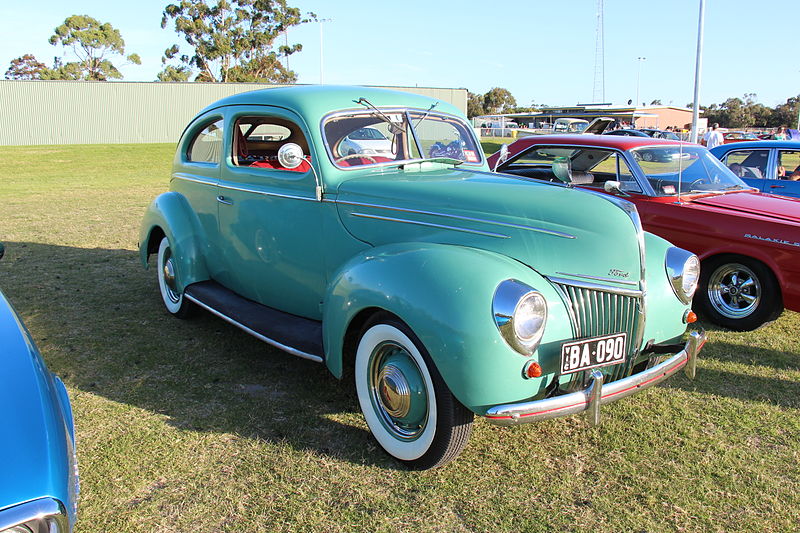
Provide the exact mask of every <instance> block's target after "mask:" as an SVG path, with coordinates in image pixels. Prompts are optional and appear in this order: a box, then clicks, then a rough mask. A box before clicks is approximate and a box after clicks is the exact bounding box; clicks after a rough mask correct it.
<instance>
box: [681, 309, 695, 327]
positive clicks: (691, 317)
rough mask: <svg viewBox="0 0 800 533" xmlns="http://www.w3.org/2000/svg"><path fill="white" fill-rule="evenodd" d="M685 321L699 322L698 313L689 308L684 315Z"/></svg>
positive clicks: (689, 322)
mask: <svg viewBox="0 0 800 533" xmlns="http://www.w3.org/2000/svg"><path fill="white" fill-rule="evenodd" d="M683 322H684V323H686V324H694V323H695V322H697V315H696V314H695V312H694V311H692V310H691V309H689V310H688V311H686V314H684V315H683Z"/></svg>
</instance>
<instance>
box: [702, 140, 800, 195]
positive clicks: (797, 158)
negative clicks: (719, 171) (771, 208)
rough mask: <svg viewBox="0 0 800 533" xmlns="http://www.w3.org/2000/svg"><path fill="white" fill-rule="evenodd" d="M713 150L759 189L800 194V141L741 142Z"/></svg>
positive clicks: (773, 192)
mask: <svg viewBox="0 0 800 533" xmlns="http://www.w3.org/2000/svg"><path fill="white" fill-rule="evenodd" d="M711 153H712V154H714V155H715V156H716V157H717V158H718V159H719V160H720V161H722V162H723V163H725V165H726V166H727V167H728V168H729V169H731V171H733V173H734V174H736V175H737V176H739V177H740V178H742V179H743V180H744V181H745V183H747V184H748V185H750V186H752V187H755V188H757V189H758V190H759V191H761V192H767V193H771V194H780V195H783V196H792V197H794V198H800V141H745V142H737V143H730V144H723V145H721V146H717V147H715V148H712V149H711Z"/></svg>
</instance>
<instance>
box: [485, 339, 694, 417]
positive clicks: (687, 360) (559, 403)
mask: <svg viewBox="0 0 800 533" xmlns="http://www.w3.org/2000/svg"><path fill="white" fill-rule="evenodd" d="M705 342H706V334H705V332H704V331H702V330H700V331H692V332H691V333H690V334H689V339H688V340H687V341H686V344H685V345H684V347H683V350H681V351H679V352H678V353H676V354H675V355H673V356H672V357H670V358H669V359H667V360H666V361H664V362H663V363H660V364H658V365H656V366H654V367H652V368H648V369H647V370H643V371H642V372H639V373H637V374H634V375H632V376H630V377H627V378H624V379H620V380H617V381H613V382H611V383H609V384H607V385H603V374H602V373H600V372H599V371H598V370H594V371H593V372H592V374H591V378H592V383H591V384H590V385H589V386H588V387H586V388H585V389H584V390H582V391H579V392H573V393H571V394H564V395H562V396H555V397H553V398H546V399H544V400H535V401H532V402H522V403H512V404H505V405H498V406H495V407H492V408H491V409H489V410H488V411H487V412H486V415H485V416H486V419H487V420H488V421H489V422H491V423H492V424H496V425H499V426H515V425H518V424H528V423H531V422H536V421H538V420H545V419H547V418H557V417H561V416H569V415H573V414H575V413H581V412H583V411H589V413H588V414H589V420H590V422H592V423H594V424H597V423H598V422H600V406H601V405H603V404H606V403H611V402H615V401H617V400H620V399H622V398H625V397H626V396H630V395H631V394H634V393H636V392H638V391H640V390H642V389H646V388H648V387H652V386H653V385H656V384H658V383H661V382H662V381H664V380H665V379H667V378H668V377H670V376H671V375H672V374H674V373H676V372H677V371H678V370H680V369H681V368H683V369H684V372H685V373H686V375H687V376H689V378H690V379H694V375H695V368H696V364H697V354H698V353H700V349H701V348H702V347H703V344H705Z"/></svg>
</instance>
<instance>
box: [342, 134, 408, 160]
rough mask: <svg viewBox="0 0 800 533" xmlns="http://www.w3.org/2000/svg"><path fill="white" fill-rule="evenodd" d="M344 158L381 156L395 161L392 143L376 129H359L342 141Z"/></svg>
mask: <svg viewBox="0 0 800 533" xmlns="http://www.w3.org/2000/svg"><path fill="white" fill-rule="evenodd" d="M339 153H340V154H341V155H342V156H347V155H353V154H368V155H380V156H384V157H388V158H390V159H394V154H393V153H392V141H390V140H389V139H387V138H386V136H385V135H384V134H383V133H381V132H380V131H379V130H377V129H375V128H369V127H365V128H359V129H357V130H355V131H354V132H352V133H351V134H349V135H348V136H347V137H345V138H344V139H342V142H341V143H340V144H339Z"/></svg>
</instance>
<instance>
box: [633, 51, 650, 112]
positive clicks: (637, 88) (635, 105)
mask: <svg viewBox="0 0 800 533" xmlns="http://www.w3.org/2000/svg"><path fill="white" fill-rule="evenodd" d="M636 61H638V62H639V63H638V67H637V68H636V100H634V101H633V107H639V78H640V77H641V74H642V62H644V61H647V58H646V57H637V58H636Z"/></svg>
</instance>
